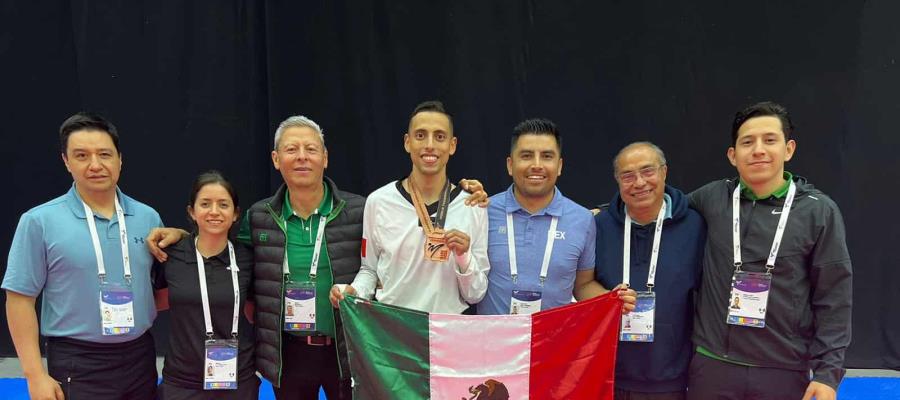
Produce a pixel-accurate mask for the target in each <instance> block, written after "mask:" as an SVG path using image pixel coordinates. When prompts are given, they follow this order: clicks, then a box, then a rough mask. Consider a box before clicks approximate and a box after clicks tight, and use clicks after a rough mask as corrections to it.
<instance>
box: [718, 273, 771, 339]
mask: <svg viewBox="0 0 900 400" xmlns="http://www.w3.org/2000/svg"><path fill="white" fill-rule="evenodd" d="M766 268H767V271H766V272H747V271H741V269H740V266H738V267H737V268H736V269H735V271H734V275H733V277H732V278H731V296H729V297H728V319H727V321H726V322H727V323H728V324H730V325H738V326H749V327H751V328H765V327H766V306H767V304H768V301H769V290H770V289H771V288H772V274H771V273H770V271H771V268H770V267H766Z"/></svg>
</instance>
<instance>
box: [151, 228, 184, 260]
mask: <svg viewBox="0 0 900 400" xmlns="http://www.w3.org/2000/svg"><path fill="white" fill-rule="evenodd" d="M187 235H190V234H189V233H188V232H187V231H185V230H182V229H178V228H153V229H152V230H151V231H150V234H149V235H147V240H146V242H147V249H148V250H150V254H153V257H156V259H157V260H158V261H159V262H165V261H166V260H167V259H168V258H169V255H168V254H166V252H165V251H163V249H165V248H166V247H169V245H171V244H173V243H178V241H179V240H181V238H182V237H185V236H187Z"/></svg>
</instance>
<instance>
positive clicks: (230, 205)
mask: <svg viewBox="0 0 900 400" xmlns="http://www.w3.org/2000/svg"><path fill="white" fill-rule="evenodd" d="M237 204H238V198H237V194H236V193H235V191H234V188H233V187H232V185H231V184H230V183H229V182H228V181H227V180H226V179H225V178H224V177H223V176H222V175H221V174H220V173H218V172H216V171H210V172H207V173H204V174H202V175H200V176H198V177H197V179H196V180H195V181H194V186H193V190H192V191H191V197H190V204H189V205H188V207H187V212H188V215H189V216H190V218H191V220H192V221H193V222H194V226H195V227H196V230H195V231H194V233H192V234H191V235H187V236H184V237H183V238H182V239H181V241H179V242H178V243H177V244H175V245H174V246H172V247H171V248H170V249H169V251H168V254H169V257H168V259H167V260H166V261H165V262H164V263H162V264H161V265H159V266H158V268H157V269H156V274H155V276H154V285H155V286H156V288H157V289H167V292H168V293H167V294H163V295H162V296H159V297H162V298H163V299H168V305H169V315H170V321H171V322H170V325H169V348H168V351H167V352H166V360H165V365H164V367H163V382H162V385H161V386H160V395H161V398H162V399H163V400H181V399H256V398H258V396H259V378H257V377H256V375H255V371H256V368H255V366H254V363H253V337H252V329H251V327H250V325H249V322H248V319H247V318H246V317H245V316H244V315H243V313H242V312H241V311H242V310H243V309H244V304H245V301H246V299H247V297H248V295H250V293H249V292H250V288H251V287H252V279H253V252H252V250H250V249H249V248H247V247H246V246H244V245H242V244H240V243H238V242H237V241H230V240H228V236H229V235H228V234H229V231H230V228H231V226H232V224H234V222H235V221H236V220H237V218H238V217H239V212H238V209H237Z"/></svg>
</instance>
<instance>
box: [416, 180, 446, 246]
mask: <svg viewBox="0 0 900 400" xmlns="http://www.w3.org/2000/svg"><path fill="white" fill-rule="evenodd" d="M408 183H409V188H410V189H411V190H410V194H411V195H412V200H413V207H415V209H416V215H418V217H419V222H420V223H421V224H422V230H424V231H425V234H426V235H431V234H433V233H434V231H435V230H437V229H442V228H443V227H444V221H446V220H447V203H448V201H447V200H448V196H449V195H450V180H449V179H447V180H446V181H445V182H444V188H443V189H441V194H440V197H439V198H438V210H437V213H435V215H434V224H432V223H431V216H430V215H429V214H428V209H427V208H426V207H425V202H424V200H422V193H421V192H419V189H418V188H417V187H416V184H415V182H414V181H413V178H412V175H410V176H409V181H408Z"/></svg>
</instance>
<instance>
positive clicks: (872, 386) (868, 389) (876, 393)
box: [0, 378, 900, 400]
mask: <svg viewBox="0 0 900 400" xmlns="http://www.w3.org/2000/svg"><path fill="white" fill-rule="evenodd" d="M0 397H2V398H3V399H4V400H28V387H27V386H26V384H25V379H23V378H5V379H0ZM259 398H260V400H273V399H275V395H274V394H272V385H270V384H269V382H266V381H265V380H263V383H262V386H260V389H259ZM898 398H900V378H845V379H844V382H843V383H842V384H841V388H840V390H838V399H840V400H880V399H884V400H887V399H898ZM319 399H325V394H324V393H321V392H320V393H319Z"/></svg>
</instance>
